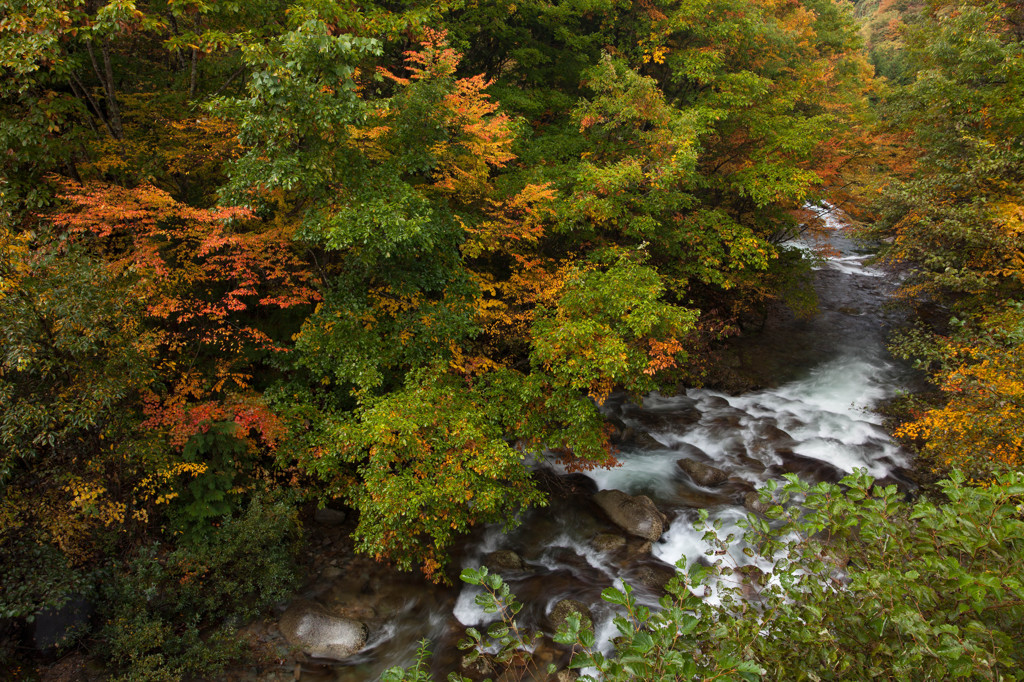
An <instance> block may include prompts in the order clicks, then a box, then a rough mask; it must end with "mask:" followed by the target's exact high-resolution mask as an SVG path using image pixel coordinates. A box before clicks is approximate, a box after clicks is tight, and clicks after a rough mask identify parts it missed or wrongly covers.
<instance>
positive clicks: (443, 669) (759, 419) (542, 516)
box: [330, 212, 912, 680]
mask: <svg viewBox="0 0 1024 682" xmlns="http://www.w3.org/2000/svg"><path fill="white" fill-rule="evenodd" d="M826 220H827V223H828V226H829V227H830V228H832V229H833V230H834V234H833V235H832V236H831V238H830V241H831V244H832V246H833V247H834V248H835V249H836V250H837V251H838V255H837V256H834V257H832V258H830V259H828V260H826V261H824V262H823V263H822V265H821V266H820V267H819V268H818V269H817V271H816V272H815V273H814V286H815V288H816V290H817V292H818V296H819V300H820V311H819V312H818V313H817V314H816V315H814V316H813V317H811V318H809V319H806V320H799V319H794V318H792V317H787V316H777V317H776V318H773V319H772V320H771V321H770V322H769V324H768V326H767V328H766V329H765V330H764V333H763V334H759V335H758V336H757V337H756V338H755V339H753V340H752V341H750V342H749V343H747V342H745V343H747V345H745V346H740V347H739V348H738V353H739V358H740V359H739V361H738V362H739V363H740V364H745V365H747V368H748V369H749V368H754V369H757V370H758V371H759V372H760V374H761V375H762V376H768V377H771V379H770V380H769V381H768V382H766V384H769V385H771V386H772V387H771V388H764V389H761V390H755V391H750V392H746V393H743V394H740V395H728V394H725V393H721V392H717V391H712V390H704V389H691V390H688V391H686V392H685V393H683V394H680V395H675V396H664V395H659V394H652V395H649V396H647V397H645V399H644V401H643V404H642V405H637V404H633V403H629V402H626V401H625V400H624V399H623V398H621V397H615V396H613V397H612V398H611V399H610V400H609V401H608V402H607V403H606V404H605V406H604V408H603V409H604V410H605V413H606V415H607V417H608V419H609V420H610V421H611V422H612V423H613V424H615V425H616V426H617V434H618V437H619V442H620V445H619V447H620V448H621V452H620V453H619V455H618V459H619V460H620V462H621V466H619V467H617V468H613V469H603V470H596V471H592V472H587V473H586V474H585V475H582V474H574V475H571V476H563V475H560V474H562V473H564V472H559V471H553V472H549V473H547V474H546V475H545V476H543V477H542V481H543V482H544V485H545V487H546V489H548V490H549V492H551V493H552V494H551V496H550V497H551V504H550V506H548V507H547V508H544V509H539V510H533V511H531V512H529V513H527V514H525V515H524V517H523V518H522V524H521V525H520V526H519V527H518V529H517V530H515V531H514V532H511V533H507V534H506V533H503V532H502V530H501V529H500V528H497V527H494V528H487V529H484V530H483V531H481V532H480V533H478V534H477V535H476V536H475V537H474V538H473V539H472V541H471V542H470V543H468V544H467V546H466V547H465V549H464V551H463V553H462V556H461V557H460V558H459V562H460V564H461V566H463V567H477V566H480V565H481V564H483V563H484V562H485V561H486V560H487V559H488V557H489V556H492V553H493V552H496V551H498V550H512V551H514V552H516V553H517V554H518V555H519V557H521V558H522V560H523V562H524V564H525V566H524V568H522V569H520V570H512V571H507V572H505V573H504V575H505V578H506V580H507V582H508V583H509V584H510V585H511V587H512V590H513V592H514V593H515V594H516V595H518V597H519V599H520V600H521V601H522V602H523V603H524V604H525V608H524V610H523V612H522V613H521V614H520V621H521V622H522V624H524V625H526V626H527V627H528V628H544V629H547V627H548V626H549V622H548V620H547V616H548V614H549V613H550V611H551V609H552V608H553V606H554V605H555V604H556V603H557V602H558V601H559V600H561V599H566V598H571V599H576V600H579V601H581V602H584V603H586V604H591V605H593V606H592V607H591V608H592V612H593V615H594V621H595V626H596V627H597V630H598V641H605V640H607V639H608V638H609V637H610V636H611V635H612V634H613V632H612V631H613V627H612V625H611V617H612V615H613V614H612V612H611V610H610V609H609V607H608V606H607V605H605V604H604V603H603V602H602V601H601V599H600V593H601V590H602V589H604V588H605V587H609V586H611V585H614V584H617V581H619V580H624V581H626V582H629V583H630V584H632V585H634V586H635V587H636V589H637V594H638V595H639V598H640V599H641V601H644V602H647V603H651V604H653V603H654V602H655V601H656V598H657V595H658V594H659V592H658V587H659V586H660V585H661V584H663V583H664V581H665V580H666V579H667V576H670V575H671V574H672V572H673V570H674V569H673V568H672V566H673V565H674V564H676V562H679V561H680V560H682V559H683V558H684V557H685V560H686V562H692V561H695V560H697V559H698V557H700V556H702V555H703V552H704V549H705V545H704V544H703V542H702V540H701V533H700V532H698V531H695V530H694V529H693V521H694V520H695V519H696V518H697V514H698V510H699V509H707V510H708V512H709V514H710V515H711V517H712V518H713V519H721V520H722V523H723V527H724V529H725V530H726V531H728V529H730V528H732V527H735V524H736V522H737V521H738V520H739V519H741V518H742V517H743V516H744V515H745V514H746V513H747V509H746V508H745V507H744V503H745V502H747V503H748V504H749V503H750V497H749V495H750V493H751V492H752V491H754V490H755V489H756V488H757V487H758V486H759V485H761V484H762V483H764V482H765V481H767V480H769V479H771V478H779V477H781V476H782V475H783V474H785V473H796V474H799V475H800V476H801V477H803V478H807V479H810V480H812V481H822V480H825V481H836V480H838V479H839V478H840V477H842V476H843V475H844V474H846V473H849V472H852V471H853V470H854V468H864V469H867V470H868V471H869V472H870V473H871V474H872V475H874V476H875V477H876V478H880V479H881V478H888V479H890V480H892V479H895V480H897V481H901V482H904V481H902V479H901V478H900V470H901V468H902V467H904V466H905V465H906V464H907V459H906V456H905V454H904V453H903V452H901V451H900V449H899V448H898V447H897V446H896V445H895V444H894V443H893V442H892V440H891V439H890V438H889V436H888V434H887V433H886V431H885V430H884V429H883V428H882V426H881V418H880V417H879V416H878V415H877V414H875V413H874V412H873V411H872V408H873V407H875V406H877V405H878V404H879V402H880V401H882V400H883V399H885V398H888V397H890V396H892V395H893V394H894V392H895V391H896V390H898V389H900V388H903V387H906V386H907V385H908V382H909V381H911V380H912V377H911V375H909V374H908V372H907V370H906V368H904V367H902V366H900V365H899V364H897V363H896V362H894V361H893V360H892V359H891V358H890V357H889V355H888V354H887V352H886V350H885V346H884V334H885V329H886V327H887V325H889V324H890V323H891V322H892V320H891V319H889V315H890V313H887V312H886V311H885V309H884V307H883V305H882V304H883V303H884V301H885V299H886V297H887V295H888V294H889V293H890V291H891V288H892V286H893V283H892V282H891V281H890V278H888V277H886V276H885V273H883V272H882V271H880V270H876V269H874V268H871V267H869V266H868V265H866V264H865V263H866V261H867V260H868V255H866V254H865V253H863V252H860V251H858V249H857V246H856V244H855V243H854V242H852V241H850V240H849V239H847V238H846V237H845V236H844V235H843V233H842V229H841V228H842V222H841V217H840V216H839V215H837V212H834V213H830V214H829V215H827V216H826ZM681 459H690V460H696V461H698V462H703V463H706V464H710V465H712V466H714V467H716V468H717V469H719V470H721V471H724V472H725V474H727V480H725V481H724V482H723V483H721V484H719V485H715V486H702V485H698V484H697V483H695V482H694V481H693V480H692V479H691V477H690V476H688V475H687V474H686V473H684V471H683V470H682V469H681V468H680V466H679V464H678V463H677V462H678V461H679V460H681ZM604 489H617V490H621V491H624V492H626V493H628V494H630V495H640V494H643V495H646V496H648V497H649V498H650V499H651V500H653V501H654V503H655V504H656V505H657V506H658V508H659V510H660V511H661V512H662V513H664V514H665V515H666V516H667V517H668V519H669V522H670V523H669V527H668V529H667V531H666V532H665V533H664V534H663V535H662V537H661V538H660V539H659V540H658V541H657V542H654V543H653V544H652V545H648V544H646V543H645V542H644V541H643V540H641V539H639V538H633V537H629V536H628V535H627V534H625V533H624V532H623V531H621V530H620V529H618V528H617V527H616V526H615V525H614V524H612V523H611V522H610V521H608V520H607V518H606V517H605V516H604V515H603V514H602V513H601V511H600V510H599V509H598V507H597V506H596V505H595V504H594V503H593V501H592V500H591V496H592V494H593V493H594V492H595V491H597V490H604ZM735 560H736V561H737V563H744V562H745V561H747V560H746V559H745V558H744V557H743V556H742V554H739V553H738V556H736V557H735ZM405 594H406V595H407V596H406V597H404V598H403V599H399V600H398V601H397V602H396V603H395V605H394V607H393V609H392V611H391V612H390V614H389V615H388V617H387V618H386V619H385V621H386V622H384V624H383V625H382V626H381V627H378V628H377V630H376V636H375V637H374V638H373V640H372V641H371V644H370V646H368V648H367V650H365V651H364V652H363V653H362V654H360V655H359V657H357V659H355V660H354V661H350V662H349V663H348V664H345V665H340V666H335V667H332V668H331V672H330V678H331V679H335V680H371V679H376V677H377V676H379V674H380V673H381V672H382V671H383V669H384V668H386V667H388V666H389V665H395V664H407V663H409V662H410V661H411V658H412V653H413V651H414V650H415V642H416V640H417V639H419V638H423V637H426V638H429V639H430V640H432V648H433V649H434V650H435V651H438V652H439V655H438V656H436V657H435V674H438V673H440V674H438V675H437V678H438V679H445V678H446V676H447V672H448V671H449V670H451V669H452V668H453V666H455V664H456V661H457V654H456V653H455V651H454V642H455V641H456V640H457V638H458V636H459V633H460V632H461V629H462V627H464V626H471V625H472V626H480V625H482V624H485V623H487V622H489V620H490V619H491V618H493V616H488V615H487V614H485V613H483V611H482V610H481V609H480V608H479V607H478V606H476V605H475V603H474V597H475V595H476V590H475V588H472V587H469V586H462V587H459V586H456V587H455V588H454V589H452V590H448V591H444V590H425V589H420V590H411V591H408V592H406V593H405ZM556 662H557V658H556Z"/></svg>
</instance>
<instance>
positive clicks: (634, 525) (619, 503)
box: [593, 490, 668, 540]
mask: <svg viewBox="0 0 1024 682" xmlns="http://www.w3.org/2000/svg"><path fill="white" fill-rule="evenodd" d="M593 499H594V502H596V503H597V505H598V506H599V507H601V510H602V511H604V513H605V514H607V515H608V518H609V519H611V521H612V523H614V524H615V525H617V526H619V527H620V528H622V529H623V530H625V531H626V532H628V533H630V534H631V535H636V536H638V537H642V538H646V539H648V540H657V539H658V538H660V537H661V534H662V533H663V532H665V528H666V527H667V526H668V519H667V518H666V517H665V515H664V514H662V513H661V512H660V511H658V509H657V507H655V506H654V503H653V502H651V499H650V498H649V497H647V496H646V495H637V496H636V497H634V496H632V495H627V494H626V493H624V492H622V491H621V490H601V491H599V492H598V493H597V494H596V495H594V498H593Z"/></svg>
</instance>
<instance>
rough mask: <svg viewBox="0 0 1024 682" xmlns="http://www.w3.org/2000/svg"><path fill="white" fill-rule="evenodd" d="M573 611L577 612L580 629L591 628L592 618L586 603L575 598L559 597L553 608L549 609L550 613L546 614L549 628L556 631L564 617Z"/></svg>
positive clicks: (592, 625) (592, 624) (563, 621)
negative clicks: (549, 624)
mask: <svg viewBox="0 0 1024 682" xmlns="http://www.w3.org/2000/svg"><path fill="white" fill-rule="evenodd" d="M573 613H576V614H579V617H580V628H581V629H592V628H593V627H594V618H593V616H592V615H591V613H590V608H589V607H588V606H587V605H586V604H584V603H583V602H581V601H577V600H575V599H560V600H559V601H558V602H557V603H556V604H555V608H553V609H551V613H549V614H548V620H549V621H550V622H551V629H552V630H553V631H555V632H557V631H558V629H559V628H560V627H562V625H563V624H564V623H565V619H566V618H568V617H569V615H570V614H573Z"/></svg>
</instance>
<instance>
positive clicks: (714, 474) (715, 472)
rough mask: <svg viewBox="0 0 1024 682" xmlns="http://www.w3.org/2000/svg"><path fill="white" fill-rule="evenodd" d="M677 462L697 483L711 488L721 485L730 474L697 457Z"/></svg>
mask: <svg viewBox="0 0 1024 682" xmlns="http://www.w3.org/2000/svg"><path fill="white" fill-rule="evenodd" d="M676 464H678V465H679V467H680V468H681V469H682V470H683V471H685V472H686V473H687V475H689V477H690V478H692V479H693V482H694V483H696V484H697V485H702V486H705V487H709V488H710V487H713V486H717V485H721V484H723V483H725V482H726V481H727V480H728V479H729V474H727V473H725V472H724V471H722V470H721V469H719V468H718V467H714V466H711V465H710V464H706V463H704V462H699V461H697V460H695V459H680V460H678V461H677V462H676Z"/></svg>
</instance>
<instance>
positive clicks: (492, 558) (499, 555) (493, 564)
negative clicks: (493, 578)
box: [484, 549, 526, 573]
mask: <svg viewBox="0 0 1024 682" xmlns="http://www.w3.org/2000/svg"><path fill="white" fill-rule="evenodd" d="M484 566H486V567H487V568H488V569H490V570H491V571H492V572H493V573H508V572H510V571H522V570H525V569H526V563H525V562H523V557H521V556H519V555H518V554H516V553H515V552H513V551H512V550H511V549H499V550H497V551H496V552H491V553H490V554H488V555H486V556H485V557H484Z"/></svg>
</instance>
